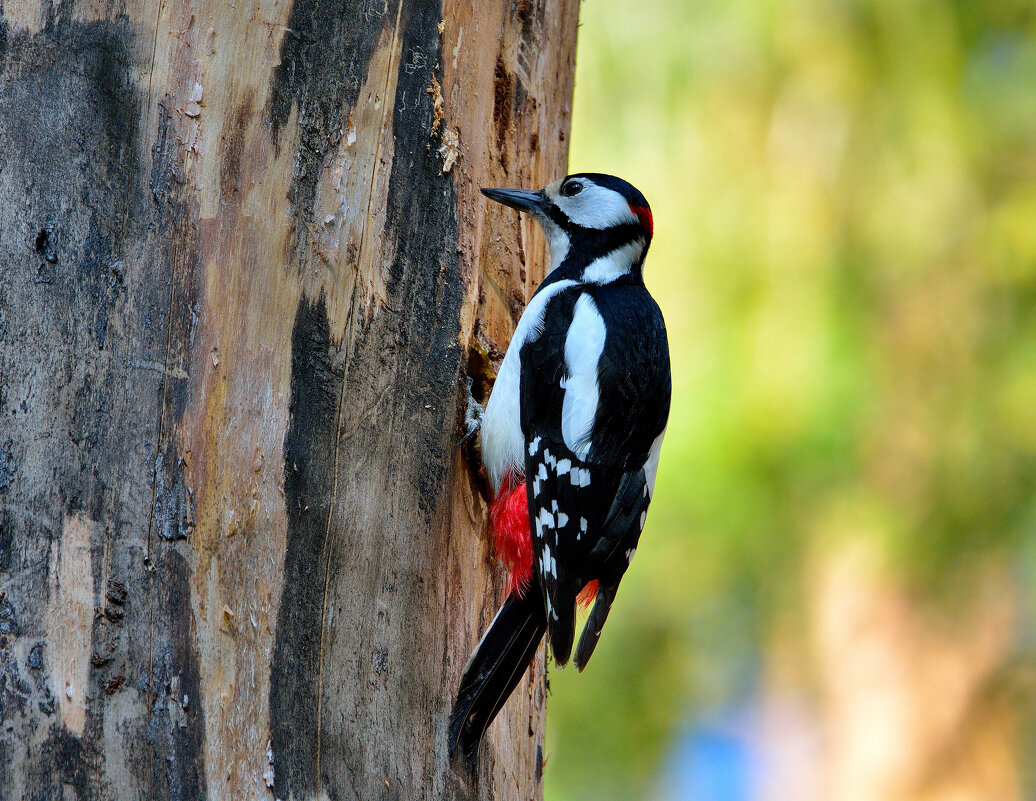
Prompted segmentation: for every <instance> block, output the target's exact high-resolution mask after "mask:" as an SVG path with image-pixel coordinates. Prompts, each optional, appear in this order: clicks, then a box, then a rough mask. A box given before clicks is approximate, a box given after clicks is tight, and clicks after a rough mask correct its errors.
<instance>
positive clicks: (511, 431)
mask: <svg viewBox="0 0 1036 801" xmlns="http://www.w3.org/2000/svg"><path fill="white" fill-rule="evenodd" d="M575 284H576V282H575V281H570V280H565V281H556V282H555V283H553V284H550V285H548V286H547V287H545V288H544V289H543V291H542V292H540V293H538V294H537V295H536V296H535V297H533V299H532V300H531V301H529V305H528V306H526V307H525V311H524V312H523V313H522V316H521V319H519V320H518V325H517V326H515V329H514V336H512V337H511V344H510V345H509V346H508V348H507V353H506V354H504V361H503V363H502V364H501V365H500V372H499V373H498V374H497V377H496V383H495V384H494V385H493V392H492V393H491V394H490V396H489V402H488V403H487V404H486V413H485V416H484V417H483V419H482V462H483V464H485V466H486V472H487V473H488V474H489V483H490V485H491V486H492V488H493V492H498V491H499V490H500V485H501V483H502V482H503V480H504V476H506V475H507V473H508V472H510V471H511V470H512V469H513V470H516V471H518V472H519V473H521V472H523V470H524V468H525V454H524V449H525V436H524V435H523V434H522V417H521V405H520V398H519V390H520V387H521V376H520V372H521V361H520V358H519V351H520V350H521V348H522V345H524V344H525V342H526V341H527V340H528V339H530V338H531V337H536V336H539V334H540V332H541V331H542V330H543V314H544V312H545V311H546V308H547V304H548V303H549V302H550V299H551V298H553V297H554V296H555V295H557V294H558V293H559V292H563V291H564V290H566V289H568V288H569V287H571V286H575ZM533 446H535V447H537V448H538V447H539V442H538V441H534V442H532V443H529V454H530V455H535V451H534V450H533Z"/></svg>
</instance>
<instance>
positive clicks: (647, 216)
mask: <svg viewBox="0 0 1036 801" xmlns="http://www.w3.org/2000/svg"><path fill="white" fill-rule="evenodd" d="M630 211H632V212H633V213H634V214H636V215H637V219H638V220H640V224H641V226H643V228H644V230H645V231H647V232H648V236H654V234H655V222H654V220H653V219H652V218H651V209H649V208H648V207H647V206H634V205H633V204H632V203H630Z"/></svg>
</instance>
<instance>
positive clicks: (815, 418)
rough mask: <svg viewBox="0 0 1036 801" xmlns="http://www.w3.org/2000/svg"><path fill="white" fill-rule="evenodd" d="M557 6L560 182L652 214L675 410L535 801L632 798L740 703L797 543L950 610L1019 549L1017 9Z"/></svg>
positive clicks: (1028, 402) (1035, 445)
mask: <svg viewBox="0 0 1036 801" xmlns="http://www.w3.org/2000/svg"><path fill="white" fill-rule="evenodd" d="M580 12H581V13H580V16H581V20H582V24H581V27H580V30H579V44H578V57H577V78H576V98H575V105H574V122H573V138H572V150H571V160H570V164H571V171H573V172H577V171H584V170H593V171H604V172H612V173H615V174H618V175H621V176H623V177H625V178H627V179H628V180H630V181H631V182H632V183H633V184H634V185H636V186H637V187H638V188H640V189H641V190H642V191H643V192H644V194H645V195H646V196H647V198H648V200H649V201H650V202H651V205H652V209H653V212H654V217H655V231H656V236H655V241H654V243H653V245H652V248H651V253H650V255H649V257H648V262H647V280H648V284H649V287H650V288H651V289H652V291H653V293H654V294H655V297H656V298H658V300H659V302H660V304H661V306H662V309H663V311H664V313H665V316H666V321H667V325H668V327H669V336H670V344H671V349H672V361H673V378H674V381H673V401H674V403H673V411H672V416H671V419H670V424H669V431H668V435H667V438H666V444H665V448H664V450H663V457H662V465H661V469H660V472H659V478H658V486H657V488H656V495H655V497H656V500H655V503H654V505H653V507H652V511H651V514H650V515H649V520H648V526H647V529H646V531H645V533H644V538H643V540H642V547H641V548H640V550H638V552H637V558H636V560H634V563H633V566H632V568H631V570H630V572H629V574H628V575H627V578H626V580H625V582H624V584H623V588H622V590H621V591H620V594H619V600H618V603H617V605H616V607H615V609H614V611H613V612H612V615H611V619H610V620H609V622H608V626H607V627H606V629H605V634H604V636H603V638H602V640H601V645H600V647H599V648H598V651H597V654H596V655H595V657H594V659H593V661H592V662H591V664H590V666H589V667H588V669H587V670H586V672H585V673H584V674H581V675H576V674H575V672H574V671H573V670H571V669H569V670H565V671H562V672H558V671H554V672H552V675H551V685H552V690H553V692H552V696H551V702H550V706H549V710H550V712H549V718H548V746H549V748H548V751H549V755H548V756H549V758H548V763H547V769H546V775H547V792H546V796H547V798H548V799H549V801H578V800H579V799H589V798H594V799H598V800H600V799H622V800H623V801H630V799H638V798H653V797H655V794H656V792H657V784H656V782H657V772H658V769H659V765H660V762H661V760H662V759H664V757H665V756H666V754H667V750H668V749H669V748H670V747H671V745H672V740H673V737H674V736H675V734H676V733H677V730H678V729H679V727H681V726H683V725H685V724H686V723H687V721H688V720H694V719H695V718H696V717H699V716H701V715H703V714H707V713H708V711H709V710H711V709H716V708H718V707H722V706H723V705H724V704H727V703H729V702H730V701H731V700H733V699H737V698H743V697H744V696H746V695H747V694H749V693H751V692H752V688H753V686H754V682H755V680H756V677H757V674H758V671H759V669H760V664H761V662H762V661H764V659H765V654H763V653H761V650H762V648H763V643H765V639H766V634H767V631H768V627H769V626H770V624H771V623H772V622H773V619H774V610H778V609H779V610H781V611H782V613H783V612H785V610H787V609H789V608H792V609H793V608H794V605H795V604H796V603H801V602H800V601H798V600H797V598H799V597H800V596H799V593H798V591H797V590H798V586H797V585H798V583H799V582H800V581H801V578H802V573H803V570H802V566H803V562H804V559H805V557H806V555H807V554H808V552H809V550H810V549H811V548H815V547H817V545H818V543H820V544H822V543H823V542H824V541H825V540H835V539H837V538H841V537H853V536H859V535H860V534H861V532H867V535H868V536H871V537H875V538H877V539H878V540H880V544H881V545H882V547H883V548H885V549H886V553H887V554H888V555H889V561H890V562H891V563H893V564H896V565H898V566H901V567H902V571H903V574H904V576H905V577H906V578H908V579H909V580H910V581H916V582H917V583H918V585H919V586H922V587H924V588H926V589H929V590H933V589H934V590H936V591H937V592H936V595H938V594H939V593H943V594H945V595H947V596H950V597H952V595H953V587H954V586H955V585H956V582H957V581H958V580H959V579H960V578H961V576H962V575H964V574H966V571H967V566H968V564H969V561H968V560H969V559H971V558H974V556H975V555H976V554H978V553H980V552H981V553H988V552H997V551H1000V552H1004V553H1007V554H1008V555H1011V554H1015V553H1018V554H1021V553H1030V554H1031V553H1032V552H1033V543H1032V540H1033V539H1034V537H1033V532H1034V529H1036V502H1034V492H1033V488H1034V486H1036V180H1034V179H1036V8H1034V5H1033V4H1032V3H1029V2H1019V1H1017V0H999V2H996V3H985V4H982V3H969V2H964V0H956V2H950V1H948V0H941V1H937V0H896V1H895V2H889V0H842V1H839V0H785V1H784V2H778V0H697V1H696V2H684V3H674V2H671V0H640V1H639V2H637V3H635V4H630V3H623V2H619V0H585V2H583V4H582V6H581V9H580ZM1031 562H1032V557H1030V559H1029V563H1030V564H1031Z"/></svg>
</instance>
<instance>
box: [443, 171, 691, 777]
mask: <svg viewBox="0 0 1036 801" xmlns="http://www.w3.org/2000/svg"><path fill="white" fill-rule="evenodd" d="M482 193H483V194H484V195H485V196H486V197H488V198H489V199H491V200H493V201H496V202H498V203H502V204H504V205H505V206H510V207H511V208H514V209H517V210H518V211H519V212H523V213H525V214H529V215H531V216H532V217H533V218H534V219H535V220H536V221H537V222H538V223H539V225H540V226H541V227H542V229H543V231H544V233H545V234H546V238H547V243H548V246H549V250H550V269H549V271H548V273H547V275H546V277H545V278H544V280H543V282H542V283H541V284H540V285H539V287H538V288H537V289H536V292H535V293H534V294H533V296H532V298H531V299H530V300H529V303H528V304H527V305H526V307H525V310H524V312H523V313H522V315H521V317H520V319H519V321H518V324H517V326H516V327H515V330H514V334H513V336H512V338H511V342H510V345H509V346H508V348H507V351H506V353H505V355H504V359H503V362H502V363H501V365H500V369H499V371H498V373H497V378H496V381H495V383H494V385H493V388H492V392H491V394H490V396H489V400H488V402H487V403H486V406H485V409H484V412H483V413H482V414H481V415H478V414H477V412H472V411H471V409H472V406H471V402H470V401H469V406H468V408H469V414H468V415H467V418H468V420H467V422H468V428H469V431H471V430H473V429H474V428H476V427H478V426H479V424H480V425H481V431H480V436H481V451H482V463H483V466H484V468H485V471H486V476H487V479H488V482H487V483H488V485H489V491H490V514H489V518H490V527H491V529H492V532H493V538H494V542H495V546H496V551H497V554H498V556H499V558H500V559H501V561H503V562H504V563H505V565H506V566H507V568H508V582H507V597H506V599H505V601H504V603H503V605H502V606H501V607H500V610H499V611H498V612H497V614H496V617H495V618H494V619H493V622H492V623H491V624H490V626H489V629H488V630H487V631H486V633H485V634H484V636H483V637H482V639H481V641H480V642H479V643H478V645H477V646H476V648H475V650H474V652H473V653H472V654H471V657H470V659H469V660H468V663H467V665H465V668H464V671H463V675H462V678H461V683H460V687H459V689H458V692H457V698H456V701H455V703H454V706H453V710H452V713H451V715H450V721H449V727H448V742H449V750H450V755H451V758H456V757H457V756H458V755H459V756H460V757H462V758H463V759H464V761H465V762H466V763H467V764H468V766H469V767H471V768H472V769H474V768H475V767H477V762H478V751H479V746H480V744H481V742H482V738H483V736H484V735H485V732H486V729H487V728H488V727H489V724H490V723H492V721H493V719H494V718H495V717H496V715H497V713H498V712H499V711H500V709H501V708H502V707H503V705H504V703H505V702H506V700H507V698H508V697H509V696H510V694H511V693H512V691H513V690H514V688H515V686H516V685H517V684H518V681H519V680H520V679H521V677H522V675H523V674H524V673H525V670H526V668H527V667H528V666H529V664H530V663H531V661H532V659H533V658H534V656H535V654H536V651H537V649H538V647H539V643H540V641H541V640H542V639H543V637H544V635H546V637H547V640H548V642H549V645H550V650H551V653H552V655H553V657H554V662H555V663H556V664H557V665H558V666H559V667H563V666H564V665H565V664H566V663H567V662H568V661H569V659H570V658H573V661H574V664H575V666H576V668H577V669H578V670H579V671H582V669H583V668H584V667H585V666H586V664H587V661H588V660H589V659H590V656H591V655H592V654H593V651H594V648H595V647H596V645H597V642H598V638H599V637H600V635H601V630H602V628H603V626H604V623H605V620H606V619H607V617H608V613H609V611H610V609H611V606H612V602H613V601H614V599H615V594H616V590H617V589H618V586H619V582H620V581H621V580H622V577H623V575H624V574H625V572H626V569H627V568H628V567H629V564H630V562H631V560H632V559H633V555H634V554H635V552H636V550H637V545H638V542H639V540H640V534H641V531H642V529H643V528H644V522H645V520H646V517H647V510H648V505H649V504H650V502H651V498H652V495H653V493H654V485H655V476H656V474H657V471H658V462H659V455H660V452H661V447H662V440H663V438H664V436H665V430H666V425H667V422H668V417H669V407H670V396H671V392H672V377H671V373H670V364H669V344H668V338H667V335H666V328H665V321H664V320H663V317H662V312H661V310H660V309H659V307H658V304H657V303H656V302H655V300H654V299H653V298H652V296H651V294H650V293H649V292H648V290H647V288H646V286H645V284H644V258H645V256H646V255H647V251H648V248H649V246H650V244H651V239H652V236H653V233H654V230H653V218H652V215H651V209H650V207H649V206H648V203H647V200H646V199H645V198H644V196H643V194H641V193H640V192H639V191H638V190H637V189H636V188H634V187H633V186H632V185H631V184H629V183H627V182H626V181H624V180H622V179H621V178H617V177H615V176H612V175H605V174H602V173H577V174H574V175H568V176H566V177H565V178H563V179H561V180H559V181H555V182H553V183H551V184H549V185H548V186H547V187H546V188H544V189H542V190H538V191H532V190H522V189H498V188H493V189H489V188H487V189H482ZM469 396H470V384H469ZM476 405H477V404H476ZM479 417H481V419H479ZM577 598H578V599H579V600H580V601H582V602H585V603H589V602H592V603H593V608H592V609H591V611H590V614H589V617H588V619H587V622H586V623H585V625H584V627H583V630H582V634H581V635H580V638H579V642H578V644H576V646H575V654H574V657H573V654H572V649H573V642H574V639H575V624H576V620H575V616H576V606H577Z"/></svg>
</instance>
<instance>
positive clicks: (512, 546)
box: [489, 480, 532, 595]
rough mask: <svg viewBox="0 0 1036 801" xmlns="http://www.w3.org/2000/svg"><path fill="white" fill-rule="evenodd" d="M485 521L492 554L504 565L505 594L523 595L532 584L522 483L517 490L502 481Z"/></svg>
mask: <svg viewBox="0 0 1036 801" xmlns="http://www.w3.org/2000/svg"><path fill="white" fill-rule="evenodd" d="M489 520H490V524H491V525H492V527H493V542H494V544H495V545H496V554H497V556H499V557H500V559H501V560H502V561H503V563H504V564H505V565H507V571H508V572H507V591H508V592H515V591H517V592H518V595H524V594H525V590H526V589H527V588H528V586H529V582H530V581H531V580H532V533H531V532H530V531H529V500H528V498H527V497H526V495H525V482H524V481H523V482H522V483H521V484H519V485H518V486H517V487H515V486H512V483H511V481H510V480H506V481H504V485H503V487H502V488H501V490H500V494H499V495H497V496H496V499H495V500H494V501H493V505H492V506H490V508H489Z"/></svg>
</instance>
